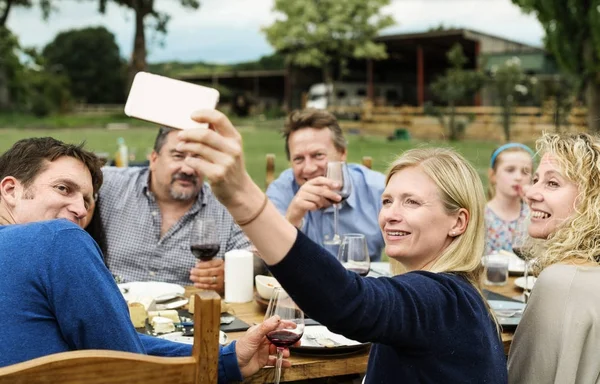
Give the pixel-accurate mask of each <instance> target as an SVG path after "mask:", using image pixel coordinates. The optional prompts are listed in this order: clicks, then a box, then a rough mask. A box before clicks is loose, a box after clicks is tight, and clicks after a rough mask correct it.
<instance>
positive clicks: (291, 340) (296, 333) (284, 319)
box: [265, 287, 304, 384]
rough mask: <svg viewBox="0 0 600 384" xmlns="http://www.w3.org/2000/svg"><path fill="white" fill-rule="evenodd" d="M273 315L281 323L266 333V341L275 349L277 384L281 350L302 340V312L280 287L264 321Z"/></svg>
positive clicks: (276, 290)
mask: <svg viewBox="0 0 600 384" xmlns="http://www.w3.org/2000/svg"><path fill="white" fill-rule="evenodd" d="M275 315H278V316H279V318H280V320H281V321H280V322H279V326H278V327H277V329H275V330H274V331H271V332H269V333H267V339H269V341H270V342H271V343H273V344H274V345H275V346H276V347H277V362H276V363H275V381H274V383H275V384H279V380H280V379H281V363H282V360H283V350H284V349H285V348H287V347H289V346H292V345H294V344H296V343H297V342H298V340H300V339H301V338H302V334H304V312H302V310H301V309H300V308H298V306H297V305H296V303H294V301H293V300H292V299H291V298H290V297H289V296H288V294H287V293H286V292H285V291H284V290H283V289H282V288H281V287H275V288H274V289H273V296H271V300H270V301H269V306H268V307H267V312H266V313H265V320H266V319H268V318H270V317H271V316H275Z"/></svg>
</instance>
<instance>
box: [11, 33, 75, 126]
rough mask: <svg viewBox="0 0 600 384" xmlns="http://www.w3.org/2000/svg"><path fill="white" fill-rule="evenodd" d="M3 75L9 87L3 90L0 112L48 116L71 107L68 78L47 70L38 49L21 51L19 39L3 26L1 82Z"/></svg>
mask: <svg viewBox="0 0 600 384" xmlns="http://www.w3.org/2000/svg"><path fill="white" fill-rule="evenodd" d="M19 58H22V59H23V61H24V63H22V62H21V60H19ZM4 75H5V76H6V79H7V81H6V82H5V83H4V82H3V84H6V85H7V86H6V88H4V89H0V110H3V111H25V112H31V113H33V114H35V115H36V116H45V115H47V114H49V113H51V112H54V111H59V110H65V109H67V108H68V104H69V101H70V94H69V90H68V79H67V78H66V77H65V76H63V75H57V74H55V73H51V72H49V71H47V70H46V68H45V67H44V66H43V60H42V59H41V58H40V56H39V55H38V54H37V52H36V51H35V50H33V49H22V48H21V47H20V45H19V42H18V40H17V39H16V37H15V36H13V35H12V34H11V33H10V31H8V30H7V29H6V28H3V27H0V79H1V77H2V76H4Z"/></svg>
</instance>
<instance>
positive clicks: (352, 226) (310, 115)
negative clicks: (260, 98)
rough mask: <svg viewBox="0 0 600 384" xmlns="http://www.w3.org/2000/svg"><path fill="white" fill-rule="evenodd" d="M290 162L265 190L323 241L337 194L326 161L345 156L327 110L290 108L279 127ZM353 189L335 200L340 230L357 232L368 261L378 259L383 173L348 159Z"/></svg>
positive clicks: (337, 129) (313, 236)
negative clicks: (343, 198)
mask: <svg viewBox="0 0 600 384" xmlns="http://www.w3.org/2000/svg"><path fill="white" fill-rule="evenodd" d="M283 137H284V139H285V151H286V154H287V157H288V160H289V161H290V165H291V168H289V169H286V170H285V171H283V172H281V175H279V177H278V178H277V180H275V181H273V182H272V183H271V184H270V185H269V188H268V189H267V196H268V197H269V199H270V200H271V202H273V204H275V206H276V207H277V209H278V210H279V212H280V213H281V214H282V215H283V216H285V218H286V219H288V221H289V222H290V223H292V224H293V225H294V226H295V227H296V228H298V229H300V230H301V231H302V232H304V233H305V234H306V235H307V236H308V237H309V238H310V239H311V240H312V241H314V242H316V243H318V244H321V245H324V246H326V248H327V249H328V250H329V251H330V252H336V248H335V247H328V246H327V242H325V241H324V236H328V237H329V238H331V236H332V235H333V227H334V224H333V217H334V208H333V206H332V203H333V202H339V201H340V196H339V194H338V193H337V192H336V191H335V189H333V187H332V184H333V181H332V180H330V179H328V178H327V177H326V176H327V163H328V162H329V161H346V156H347V142H346V139H345V138H344V133H343V132H342V129H341V128H340V126H339V124H338V122H337V119H336V118H335V116H334V115H332V114H331V113H329V112H327V111H324V110H319V109H313V108H307V109H304V110H302V111H294V112H292V113H291V114H290V115H289V116H288V118H287V120H286V122H285V127H284V130H283ZM348 173H349V174H350V183H351V184H352V192H351V193H350V196H348V198H347V199H346V200H345V201H343V202H342V203H340V204H339V206H340V209H339V215H338V217H339V219H338V220H339V222H338V225H339V231H338V232H339V233H340V234H342V235H343V234H346V233H362V234H364V235H365V237H366V239H367V248H368V249H369V255H370V257H371V261H379V260H380V258H381V252H382V251H383V247H384V242H383V237H382V236H381V232H380V231H379V227H378V224H377V215H378V213H379V210H380V209H381V193H382V192H383V189H384V185H385V177H384V176H383V175H382V174H381V173H379V172H375V171H372V170H370V169H368V168H367V167H364V166H362V165H359V164H348Z"/></svg>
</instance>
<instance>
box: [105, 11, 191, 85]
mask: <svg viewBox="0 0 600 384" xmlns="http://www.w3.org/2000/svg"><path fill="white" fill-rule="evenodd" d="M109 1H113V2H115V3H116V4H118V5H120V6H123V7H127V8H131V9H132V10H133V12H134V13H135V38H134V42H133V53H132V55H131V62H130V63H129V71H128V72H129V73H128V82H127V84H128V86H129V85H131V83H132V81H133V77H134V76H135V74H136V73H138V72H139V71H145V70H146V68H147V66H148V63H147V62H146V53H147V52H146V33H145V28H146V27H147V26H151V27H152V28H154V30H156V31H157V32H159V33H167V24H168V23H169V19H170V16H169V15H168V14H167V13H164V12H159V11H157V10H156V9H155V8H154V2H155V0H99V6H100V12H102V13H104V12H105V11H106V5H107V3H108V2H109ZM179 3H180V4H181V5H182V6H183V7H186V8H192V9H198V8H199V7H200V1H199V0H179ZM148 16H149V17H150V19H151V21H150V22H149V23H148V24H146V20H148V19H147V17H148Z"/></svg>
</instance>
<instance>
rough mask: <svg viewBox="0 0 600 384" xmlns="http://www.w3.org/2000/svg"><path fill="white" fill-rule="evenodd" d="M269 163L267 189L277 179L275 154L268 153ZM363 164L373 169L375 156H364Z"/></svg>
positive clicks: (267, 160) (267, 159) (266, 180)
mask: <svg viewBox="0 0 600 384" xmlns="http://www.w3.org/2000/svg"><path fill="white" fill-rule="evenodd" d="M266 163H267V173H266V177H265V190H266V189H267V188H269V184H271V183H272V182H273V180H275V155H274V154H272V153H267V156H266ZM362 165H364V166H365V167H367V168H369V169H372V167H373V158H372V157H371V156H363V158H362Z"/></svg>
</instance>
